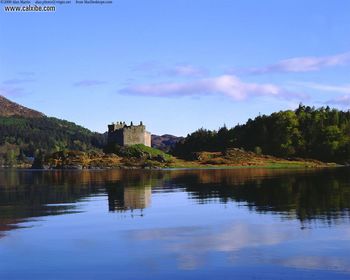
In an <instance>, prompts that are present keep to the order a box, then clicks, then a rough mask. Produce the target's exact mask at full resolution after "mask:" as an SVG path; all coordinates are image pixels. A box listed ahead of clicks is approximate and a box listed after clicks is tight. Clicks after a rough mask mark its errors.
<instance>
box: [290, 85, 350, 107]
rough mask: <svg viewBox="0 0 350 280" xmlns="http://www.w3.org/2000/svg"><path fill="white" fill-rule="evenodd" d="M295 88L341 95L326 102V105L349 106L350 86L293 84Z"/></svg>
mask: <svg viewBox="0 0 350 280" xmlns="http://www.w3.org/2000/svg"><path fill="white" fill-rule="evenodd" d="M293 84H295V85H297V86H302V87H305V88H310V89H316V90H320V91H326V92H334V93H342V94H343V95H342V96H338V97H335V98H332V99H330V100H328V101H326V102H325V103H326V104H338V105H343V106H349V105H350V85H327V84H319V83H313V82H303V83H293Z"/></svg>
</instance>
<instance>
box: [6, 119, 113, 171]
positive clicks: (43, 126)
mask: <svg viewBox="0 0 350 280" xmlns="http://www.w3.org/2000/svg"><path fill="white" fill-rule="evenodd" d="M105 141H106V140H105V135H103V134H100V133H94V132H91V131H90V130H88V129H86V128H83V127H81V126H79V125H76V124H74V123H72V122H68V121H65V120H60V119H57V118H52V117H41V118H26V117H20V116H11V117H3V116H1V117H0V165H6V166H12V165H15V164H16V163H18V162H23V161H25V160H26V159H27V158H32V157H35V156H36V155H37V154H38V153H40V154H42V153H53V152H56V151H60V150H66V149H68V150H78V151H86V150H93V149H101V148H103V146H104V145H105Z"/></svg>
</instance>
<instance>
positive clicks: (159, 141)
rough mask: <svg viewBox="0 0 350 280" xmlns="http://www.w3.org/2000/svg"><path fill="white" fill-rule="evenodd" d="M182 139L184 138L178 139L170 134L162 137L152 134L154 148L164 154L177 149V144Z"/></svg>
mask: <svg viewBox="0 0 350 280" xmlns="http://www.w3.org/2000/svg"><path fill="white" fill-rule="evenodd" d="M182 139H183V137H177V136H174V135H170V134H164V135H161V136H159V135H154V134H152V147H153V148H156V149H159V150H162V151H164V152H169V151H170V150H171V149H172V148H173V147H175V145H176V143H177V142H179V141H181V140H182Z"/></svg>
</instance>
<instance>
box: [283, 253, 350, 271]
mask: <svg viewBox="0 0 350 280" xmlns="http://www.w3.org/2000/svg"><path fill="white" fill-rule="evenodd" d="M277 263H279V264H281V265H284V266H288V267H294V268H303V269H318V270H332V271H338V272H346V273H350V267H349V260H348V259H345V258H340V257H334V256H296V257H291V258H287V259H282V260H280V261H278V262H277Z"/></svg>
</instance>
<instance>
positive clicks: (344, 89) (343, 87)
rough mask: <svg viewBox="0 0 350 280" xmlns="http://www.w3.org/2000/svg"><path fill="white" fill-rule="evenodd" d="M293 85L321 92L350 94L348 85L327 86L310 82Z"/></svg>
mask: <svg viewBox="0 0 350 280" xmlns="http://www.w3.org/2000/svg"><path fill="white" fill-rule="evenodd" d="M294 84H295V85H299V86H303V87H307V88H311V89H317V90H321V91H330V92H337V93H349V94H350V85H340V86H339V85H327V84H319V83H312V82H304V83H294Z"/></svg>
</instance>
